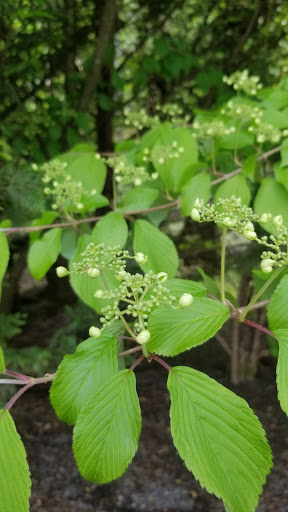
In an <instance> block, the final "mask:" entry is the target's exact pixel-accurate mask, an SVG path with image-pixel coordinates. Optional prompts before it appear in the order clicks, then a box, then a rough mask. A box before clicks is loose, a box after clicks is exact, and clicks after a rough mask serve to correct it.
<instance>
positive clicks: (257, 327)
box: [243, 318, 277, 339]
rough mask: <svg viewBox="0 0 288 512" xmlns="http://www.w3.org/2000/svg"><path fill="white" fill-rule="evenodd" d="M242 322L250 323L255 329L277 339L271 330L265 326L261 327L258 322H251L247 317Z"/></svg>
mask: <svg viewBox="0 0 288 512" xmlns="http://www.w3.org/2000/svg"><path fill="white" fill-rule="evenodd" d="M243 323H244V324H248V325H251V326H252V327H255V329H258V330H259V331H263V332H265V333H266V334H269V336H273V338H275V339H277V338H276V336H274V334H273V332H272V331H270V330H269V329H266V327H263V326H262V325H260V324H256V322H252V321H251V320H247V318H244V319H243Z"/></svg>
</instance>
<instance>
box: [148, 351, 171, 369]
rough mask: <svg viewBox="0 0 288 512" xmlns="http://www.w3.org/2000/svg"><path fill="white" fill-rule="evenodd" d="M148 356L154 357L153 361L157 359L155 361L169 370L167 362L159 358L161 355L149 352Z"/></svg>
mask: <svg viewBox="0 0 288 512" xmlns="http://www.w3.org/2000/svg"><path fill="white" fill-rule="evenodd" d="M149 358H151V359H154V361H157V363H159V364H161V366H163V367H164V368H166V370H168V372H170V371H171V370H172V366H169V364H167V363H166V362H165V361H163V359H161V357H158V356H156V355H155V354H150V356H149Z"/></svg>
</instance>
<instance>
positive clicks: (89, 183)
mask: <svg viewBox="0 0 288 512" xmlns="http://www.w3.org/2000/svg"><path fill="white" fill-rule="evenodd" d="M76 149H77V147H76ZM76 153H77V151H75V149H74V148H73V149H72V151H71V152H69V153H65V154H64V155H61V156H59V157H57V158H58V159H59V160H60V161H61V162H67V167H66V172H67V174H69V175H70V176H71V179H72V180H73V181H80V182H81V183H82V184H83V186H84V188H85V189H86V191H87V193H88V196H87V197H89V193H90V192H91V190H93V189H96V190H97V194H100V193H101V192H102V190H103V187H104V184H105V180H106V174H107V170H106V166H105V164H104V162H103V160H101V159H99V158H98V157H96V156H95V154H94V153H92V152H90V150H89V152H86V153H84V154H82V155H81V154H80V155H79V156H77V154H76ZM82 199H83V198H81V202H83V200H82ZM84 202H85V201H84Z"/></svg>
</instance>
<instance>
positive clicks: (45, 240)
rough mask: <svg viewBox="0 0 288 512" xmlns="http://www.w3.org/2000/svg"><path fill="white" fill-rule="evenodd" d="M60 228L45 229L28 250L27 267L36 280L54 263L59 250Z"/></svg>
mask: <svg viewBox="0 0 288 512" xmlns="http://www.w3.org/2000/svg"><path fill="white" fill-rule="evenodd" d="M61 235H62V229H60V228H54V229H50V230H49V231H46V233H45V234H44V235H43V237H42V238H40V240H36V242H34V243H33V244H32V245H31V246H30V249H29V252H28V268H29V270H30V272H31V274H32V276H33V277H34V279H36V280H37V281H40V279H42V277H44V276H45V274H46V273H47V272H48V270H49V268H50V267H51V266H52V265H53V263H55V261H56V260H57V258H58V255H59V252H60V250H61Z"/></svg>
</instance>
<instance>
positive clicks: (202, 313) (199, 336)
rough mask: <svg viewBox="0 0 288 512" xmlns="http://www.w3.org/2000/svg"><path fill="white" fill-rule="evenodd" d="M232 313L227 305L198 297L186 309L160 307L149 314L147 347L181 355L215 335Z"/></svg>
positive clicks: (159, 351)
mask: <svg viewBox="0 0 288 512" xmlns="http://www.w3.org/2000/svg"><path fill="white" fill-rule="evenodd" d="M229 316H230V312H229V309H228V308H227V306H225V305H224V304H222V303H221V302H218V301H216V300H213V299H208V298H206V297H195V298H194V301H193V304H192V305H191V306H189V307H187V308H183V309H176V310H175V309H172V308H170V307H169V306H160V307H159V308H157V310H155V311H153V312H152V314H151V315H150V317H149V321H148V327H147V329H148V330H149V331H150V333H151V338H150V341H149V342H148V343H147V349H148V351H149V352H156V354H160V355H163V356H175V355H177V354H180V353H181V352H184V351H185V350H188V349H190V348H192V347H195V346H197V345H201V344H202V343H204V341H207V340H208V339H209V338H211V337H212V336H214V334H215V333H216V332H217V331H218V330H219V329H220V327H221V326H222V325H223V323H224V322H225V321H226V320H227V319H228V318H229Z"/></svg>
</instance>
